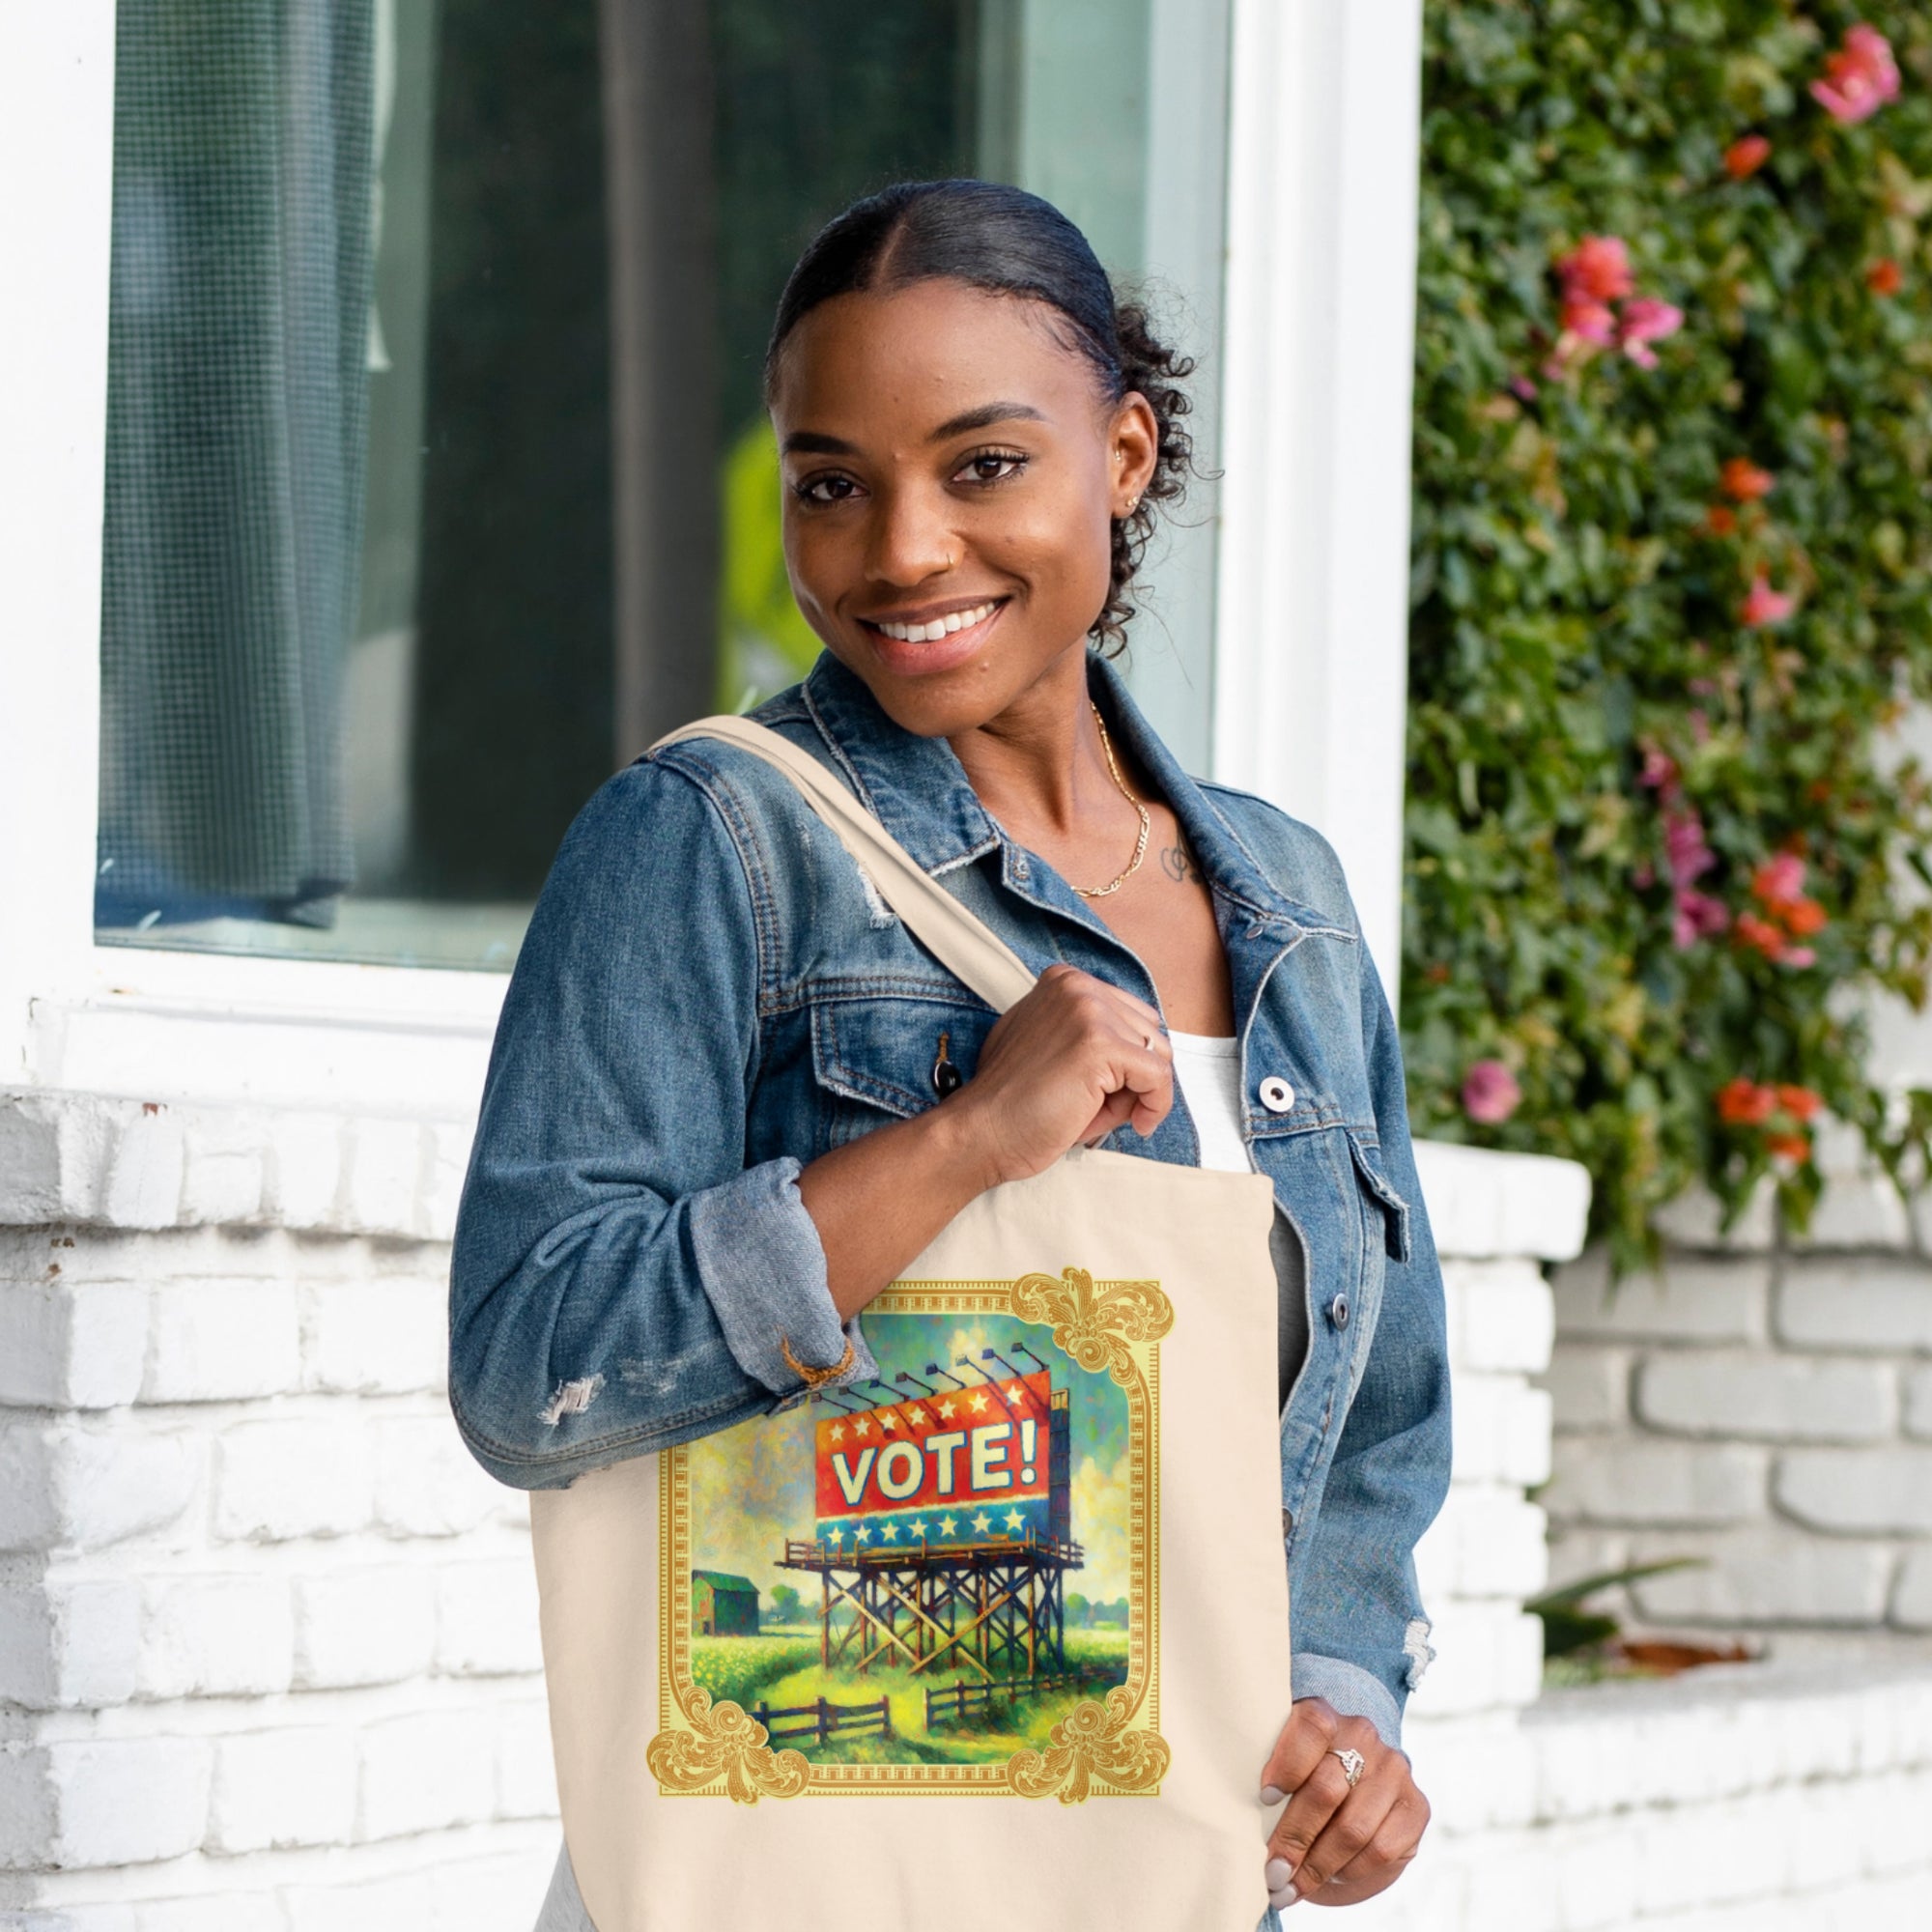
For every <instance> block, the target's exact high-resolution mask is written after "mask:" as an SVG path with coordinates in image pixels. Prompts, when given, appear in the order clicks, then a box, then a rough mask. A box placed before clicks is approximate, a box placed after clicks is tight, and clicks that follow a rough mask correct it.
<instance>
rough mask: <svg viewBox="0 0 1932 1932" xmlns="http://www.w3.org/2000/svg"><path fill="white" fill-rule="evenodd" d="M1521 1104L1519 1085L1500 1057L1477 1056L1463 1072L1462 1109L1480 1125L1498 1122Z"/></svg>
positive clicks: (1498, 1123) (1490, 1125)
mask: <svg viewBox="0 0 1932 1932" xmlns="http://www.w3.org/2000/svg"><path fill="white" fill-rule="evenodd" d="M1521 1104H1522V1089H1521V1088H1520V1087H1519V1086H1518V1085H1517V1082H1516V1075H1515V1074H1514V1073H1512V1072H1511V1071H1510V1070H1509V1068H1508V1067H1507V1066H1505V1065H1503V1064H1502V1062H1501V1061H1500V1060H1479V1061H1477V1062H1476V1064H1475V1065H1473V1066H1472V1067H1470V1068H1469V1070H1468V1072H1467V1073H1466V1074H1465V1075H1464V1076H1463V1112H1464V1113H1465V1114H1467V1115H1468V1117H1469V1118H1470V1120H1472V1121H1475V1122H1478V1123H1479V1124H1480V1125H1482V1126H1486V1127H1494V1126H1500V1125H1501V1124H1502V1122H1505V1121H1506V1120H1508V1119H1509V1117H1510V1116H1511V1115H1512V1114H1513V1113H1515V1112H1516V1110H1517V1109H1518V1108H1519V1107H1520V1105H1521Z"/></svg>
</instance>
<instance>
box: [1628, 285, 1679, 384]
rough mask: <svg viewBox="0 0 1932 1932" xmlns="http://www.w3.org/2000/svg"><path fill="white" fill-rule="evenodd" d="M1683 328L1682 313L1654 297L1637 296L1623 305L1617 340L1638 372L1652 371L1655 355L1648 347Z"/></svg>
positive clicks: (1673, 306) (1655, 360) (1655, 365)
mask: <svg viewBox="0 0 1932 1932" xmlns="http://www.w3.org/2000/svg"><path fill="white" fill-rule="evenodd" d="M1682 327H1684V311H1683V310H1682V309H1681V308H1678V307H1676V306H1675V305H1674V304H1672V303H1670V302H1667V301H1659V300H1658V299H1657V298H1656V297H1655V296H1637V297H1635V298H1634V299H1632V300H1630V301H1627V302H1625V303H1624V313H1623V321H1622V323H1621V324H1620V325H1619V326H1618V329H1617V340H1618V342H1619V343H1621V344H1622V346H1623V352H1624V354H1625V355H1628V356H1629V357H1630V359H1631V360H1632V361H1633V362H1634V363H1635V364H1636V365H1637V367H1638V368H1640V369H1655V368H1656V367H1657V355H1656V352H1655V351H1653V350H1652V349H1651V348H1650V347H1649V345H1650V344H1651V343H1653V342H1662V340H1663V338H1664V337H1665V336H1666V335H1675V334H1676V333H1677V331H1678V330H1679V329H1680V328H1682Z"/></svg>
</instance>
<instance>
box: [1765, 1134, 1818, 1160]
mask: <svg viewBox="0 0 1932 1932" xmlns="http://www.w3.org/2000/svg"><path fill="white" fill-rule="evenodd" d="M1764 1147H1765V1151H1766V1152H1767V1153H1773V1154H1776V1156H1777V1157H1778V1159H1780V1160H1804V1159H1805V1158H1806V1157H1807V1156H1808V1155H1809V1154H1810V1152H1811V1141H1810V1138H1809V1136H1808V1135H1805V1134H1766V1135H1765V1137H1764Z"/></svg>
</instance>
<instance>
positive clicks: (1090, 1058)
mask: <svg viewBox="0 0 1932 1932" xmlns="http://www.w3.org/2000/svg"><path fill="white" fill-rule="evenodd" d="M948 1104H949V1105H950V1106H951V1107H952V1109H954V1110H955V1114H956V1117H957V1119H958V1122H959V1124H960V1125H961V1126H962V1127H966V1128H967V1129H968V1131H969V1132H970V1133H971V1134H972V1136H973V1139H974V1141H975V1143H976V1144H977V1145H978V1146H979V1147H980V1149H981V1151H982V1152H983V1155H984V1158H985V1160H986V1163H987V1166H986V1178H987V1185H988V1186H992V1185H996V1184H997V1183H999V1182H1001V1181H1006V1180H1023V1179H1026V1178H1027V1176H1029V1175H1033V1174H1038V1173H1040V1172H1042V1171H1043V1170H1044V1169H1046V1168H1049V1167H1051V1166H1052V1165H1053V1163H1054V1162H1055V1161H1056V1160H1058V1159H1059V1158H1060V1156H1061V1155H1062V1154H1064V1153H1065V1151H1067V1149H1068V1148H1070V1147H1073V1146H1075V1145H1076V1144H1078V1143H1085V1144H1087V1145H1089V1146H1091V1145H1092V1144H1093V1143H1094V1142H1095V1141H1098V1140H1102V1139H1104V1138H1105V1137H1106V1136H1107V1135H1108V1134H1110V1133H1112V1132H1113V1130H1114V1129H1115V1128H1116V1127H1118V1126H1121V1125H1122V1124H1126V1125H1131V1126H1132V1127H1133V1128H1134V1130H1135V1131H1136V1132H1137V1133H1140V1134H1151V1133H1152V1132H1153V1130H1154V1128H1156V1127H1157V1126H1159V1125H1160V1123H1161V1122H1162V1121H1164V1120H1165V1119H1166V1118H1167V1113H1168V1109H1169V1108H1170V1107H1172V1106H1173V1105H1174V1050H1173V1048H1172V1047H1171V1046H1170V1045H1169V1044H1168V1040H1167V1036H1166V1035H1165V1034H1164V1033H1163V1032H1162V1031H1161V1023H1160V1015H1159V1013H1157V1012H1156V1011H1155V1010H1154V1009H1153V1008H1151V1006H1149V1005H1148V1004H1147V1003H1146V1001H1144V1000H1137V999H1135V998H1134V996H1133V995H1132V994H1131V993H1123V992H1122V991H1121V989H1120V988H1119V987H1118V986H1110V985H1108V984H1107V982H1106V981H1105V980H1096V979H1094V977H1093V975H1092V974H1090V973H1081V972H1078V971H1076V970H1075V969H1074V968H1073V967H1071V966H1049V967H1048V968H1047V969H1046V971H1045V972H1044V973H1042V974H1041V975H1040V976H1039V979H1038V980H1037V983H1036V984H1035V986H1034V989H1033V991H1032V992H1030V993H1029V994H1028V995H1027V996H1026V998H1025V999H1023V1000H1021V1001H1020V1002H1019V1004H1018V1005H1017V1006H1015V1007H1012V1008H1010V1009H1009V1010H1008V1011H1007V1012H1006V1013H1005V1014H1003V1015H1002V1017H1001V1019H1000V1022H999V1024H998V1025H997V1026H995V1027H994V1028H993V1030H992V1032H991V1033H989V1034H988V1035H987V1036H986V1043H985V1045H984V1046H982V1047H981V1048H980V1061H979V1065H978V1066H977V1067H976V1068H975V1070H974V1074H973V1078H972V1079H971V1080H970V1081H969V1082H968V1083H967V1084H966V1085H965V1086H964V1087H963V1088H961V1089H960V1091H959V1092H958V1093H957V1094H955V1095H954V1096H953V1097H952V1100H951V1101H950V1102H949V1103H948Z"/></svg>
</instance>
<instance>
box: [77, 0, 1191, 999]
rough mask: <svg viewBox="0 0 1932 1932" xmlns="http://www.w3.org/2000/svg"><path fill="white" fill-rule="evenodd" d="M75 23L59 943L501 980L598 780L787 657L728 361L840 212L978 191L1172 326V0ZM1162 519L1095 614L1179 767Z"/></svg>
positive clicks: (1177, 77)
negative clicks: (82, 404) (88, 332)
mask: <svg viewBox="0 0 1932 1932" xmlns="http://www.w3.org/2000/svg"><path fill="white" fill-rule="evenodd" d="M119 17H120V25H119V33H118V44H117V76H116V90H117V99H116V129H115V189H114V241H113V260H112V275H111V292H110V305H111V324H110V351H109V421H108V476H107V502H106V554H105V566H104V581H103V591H102V662H101V694H102V725H101V753H102V776H101V798H100V830H99V856H98V865H99V872H98V876H97V882H96V923H97V934H98V937H99V939H100V940H102V941H103V942H106V943H113V944H131V945H138V946H151V947H152V946H165V947H173V948H198V949H213V950H218V951H230V952H282V953H296V954H304V955H308V956H313V957H323V958H334V959H355V960H370V961H379V962H388V963H401V964H416V965H443V966H449V965H456V966H477V967H483V968H489V969H496V970H503V969H506V968H507V967H508V965H509V964H510V963H511V961H512V959H513V958H514V956H515V951H516V947H517V944H518V941H519V938H520V936H521V933H522V929H523V925H524V923H525V921H526V917H527V909H528V906H529V904H530V901H531V899H532V898H533V897H534V895H535V892H536V889H537V887H538V885H539V884H540V883H541V880H542V878H543V874H544V871H545V869H546V867H548V865H549V863H550V860H551V857H552V855H553V853H554V850H555V846H556V842H557V839H558V838H560V836H561V834H562V832H563V829H564V827H565V826H566V825H567V824H568V823H569V820H570V818H571V816H572V815H573V814H574V812H575V811H576V810H577V809H578V808H579V806H581V805H582V802H583V800H584V799H585V798H586V797H587V796H588V795H589V793H590V792H591V791H592V790H593V789H595V787H596V786H597V785H598V783H600V782H601V781H602V780H603V779H604V778H605V777H606V776H608V774H609V773H610V772H611V771H612V770H613V769H615V768H616V767H617V766H618V765H620V764H621V763H622V762H624V761H625V760H627V759H629V758H631V757H633V756H635V755H636V754H637V753H639V751H641V750H642V749H643V748H644V747H645V746H646V745H648V744H649V743H650V742H651V741H652V739H654V738H655V737H656V736H658V735H659V734H660V733H661V732H663V731H665V730H667V729H669V728H670V727H671V726H673V725H676V724H678V723H681V722H683V721H684V720H686V719H688V718H690V717H693V716H696V715H698V714H700V713H702V712H704V711H708V710H714V709H721V708H722V709H737V708H740V707H742V706H743V705H744V704H746V703H748V702H750V701H752V700H753V699H755V698H756V697H757V696H761V695H763V694H765V693H768V692H770V691H773V690H776V689H778V688H780V687H781V686H782V685H784V684H786V683H789V682H791V681H792V680H793V679H794V678H796V677H797V676H799V675H800V674H801V673H802V671H803V670H804V669H805V668H807V667H808V666H809V665H810V661H811V658H812V657H813V656H814V655H815V653H816V648H817V646H816V641H815V639H812V638H811V636H810V632H809V631H808V630H807V629H806V627H805V625H804V622H803V620H802V619H801V618H800V617H799V616H798V614H797V612H796V611H795V610H794V609H793V608H792V606H791V602H790V598H789V595H788V592H787V591H786V588H785V582H784V574H783V569H782V563H781V557H780V554H779V548H778V492H777V481H776V476H777V464H776V457H775V455H774V453H773V451H772V447H771V442H770V438H769V435H768V433H767V431H766V429H765V426H764V419H763V414H762V411H761V408H760V406H759V401H758V380H759V362H760V358H761V355H762V351H763V345H764V338H765V333H766V330H767V328H768V327H769V323H770V317H771V314H772V310H773V308H774V306H775V303H776V300H777V297H778V293H779V289H780V287H781V283H782V281H783V277H784V274H785V272H786V270H787V269H788V268H789V266H790V264H791V262H792V260H793V259H794V258H795V256H796V254H797V253H798V250H799V249H800V247H801V246H802V245H803V244H804V242H805V241H807V240H808V239H809V237H810V234H811V232H812V230H813V229H814V227H815V226H816V225H817V224H818V222H819V221H821V220H822V219H824V218H825V216H827V215H828V214H830V213H833V212H834V211H836V210H837V209H838V207H840V206H842V205H843V204H844V203H845V202H846V201H848V200H849V199H851V198H852V197H853V196H854V195H856V194H858V193H861V192H864V191H865V190H867V188H870V187H874V186H877V185H882V184H883V183H885V182H887V181H890V180H894V179H898V178H903V177H916V176H933V175H942V174H959V173H977V174H982V175H988V176H992V177H995V178H1000V179H1008V180H1015V181H1019V182H1021V183H1023V184H1025V185H1028V186H1031V187H1035V188H1037V189H1038V190H1039V191H1040V192H1041V193H1044V194H1046V195H1047V196H1049V197H1050V198H1051V199H1053V200H1055V201H1056V202H1058V203H1059V204H1060V205H1061V206H1062V207H1064V208H1065V209H1066V211H1067V212H1068V213H1070V214H1071V215H1072V216H1073V217H1074V218H1075V219H1076V220H1077V221H1079V222H1080V223H1081V224H1082V226H1083V227H1084V228H1085V229H1086V230H1087V232H1088V234H1089V235H1090V237H1091V238H1092V239H1093V240H1094V244H1095V246H1096V248H1097V249H1098V250H1099V252H1100V254H1101V256H1102V259H1103V260H1105V261H1106V262H1107V264H1108V266H1109V267H1110V268H1111V269H1113V270H1116V272H1117V273H1122V274H1124V275H1126V276H1128V277H1132V278H1136V279H1138V278H1141V277H1143V276H1151V277H1152V279H1153V286H1154V292H1155V295H1156V299H1157V302H1158V304H1159V305H1160V306H1161V307H1163V308H1164V309H1165V310H1166V311H1167V312H1168V313H1169V314H1170V316H1171V317H1173V318H1174V319H1176V320H1177V321H1178V323H1179V333H1180V334H1181V336H1182V338H1183V340H1184V341H1185V342H1186V344H1187V345H1188V346H1189V347H1190V348H1192V349H1193V350H1195V352H1196V353H1201V352H1202V351H1203V350H1207V349H1211V346H1212V344H1213V342H1214V339H1215V334H1216V301H1217V298H1218V275H1219V259H1220V248H1221V228H1220V222H1221V172H1222V167H1223V154H1222V146H1223V133H1222V125H1223V118H1224V110H1223V97H1224V95H1225V89H1226V35H1227V21H1226V16H1225V11H1224V9H1223V8H1220V7H1217V6H1215V5H1210V4H1203V3H1202V0H709V4H701V0H601V4H600V0H552V4H549V5H546V6H543V7H530V6H527V5H519V4H514V0H338V4H335V5H332V6H330V7H327V8H286V9H241V10H234V9H211V8H208V7H206V6H204V5H202V4H201V0H121V6H120V10H119ZM1204 373H1205V375H1206V376H1207V378H1208V386H1202V385H1197V387H1198V395H1199V405H1200V408H1199V413H1198V415H1197V417H1196V425H1197V428H1198V430H1199V437H1198V440H1199V441H1200V443H1201V445H1202V448H1203V451H1204V454H1205V455H1207V456H1208V457H1211V452H1212V447H1213V441H1214V437H1213V409H1212V395H1211V375H1212V371H1211V363H1210V364H1209V366H1208V370H1207V371H1205V372H1204ZM1210 511H1211V503H1210V502H1209V501H1208V500H1207V498H1206V497H1205V496H1204V497H1197V499H1196V511H1195V517H1194V523H1195V527H1193V528H1192V529H1189V530H1186V531H1183V532H1182V533H1181V534H1180V536H1179V539H1178V540H1177V542H1176V543H1175V545H1174V547H1173V551H1172V554H1169V555H1167V556H1165V557H1156V558H1154V559H1152V560H1151V575H1152V577H1153V580H1154V582H1155V584H1156V596H1155V598H1154V599H1153V600H1151V604H1150V606H1149V608H1148V611H1147V612H1146V614H1145V615H1144V616H1143V618H1142V619H1141V620H1140V621H1139V622H1138V623H1137V625H1136V631H1135V669H1134V674H1135V676H1136V679H1137V681H1139V682H1140V683H1141V685H1142V687H1143V693H1144V696H1147V697H1148V698H1149V700H1150V701H1151V703H1152V704H1153V705H1154V708H1155V711H1156V715H1157V716H1158V717H1159V718H1160V719H1161V722H1162V724H1163V725H1164V727H1165V728H1166V729H1167V730H1168V732H1169V734H1170V736H1171V738H1172V739H1173V741H1174V742H1175V743H1176V745H1177V747H1178V748H1179V750H1180V751H1181V752H1182V753H1183V755H1184V756H1192V757H1193V758H1194V759H1195V760H1196V761H1197V762H1199V761H1200V760H1201V759H1202V757H1203V756H1204V754H1205V747H1206V728H1207V726H1206V721H1207V716H1208V684H1207V660H1208V638H1209V635H1210V627H1211V611H1210V609H1209V601H1210V599H1211V591H1212V572H1211V533H1210V531H1209V529H1208V522H1209V517H1210Z"/></svg>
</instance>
